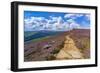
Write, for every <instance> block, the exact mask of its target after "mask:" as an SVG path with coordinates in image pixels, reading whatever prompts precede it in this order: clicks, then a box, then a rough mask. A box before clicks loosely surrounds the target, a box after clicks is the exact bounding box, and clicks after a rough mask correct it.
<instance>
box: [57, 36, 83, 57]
mask: <svg viewBox="0 0 100 73" xmlns="http://www.w3.org/2000/svg"><path fill="white" fill-rule="evenodd" d="M65 38H66V40H65V42H64V47H63V48H62V49H61V50H60V52H59V53H58V54H57V55H56V58H57V59H82V58H83V55H82V53H81V52H80V50H79V49H78V48H77V47H76V46H75V43H74V40H73V39H72V38H70V36H66V37H65Z"/></svg>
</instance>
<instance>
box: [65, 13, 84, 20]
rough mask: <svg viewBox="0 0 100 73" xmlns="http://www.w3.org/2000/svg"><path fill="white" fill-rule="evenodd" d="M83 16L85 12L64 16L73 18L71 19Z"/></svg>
mask: <svg viewBox="0 0 100 73" xmlns="http://www.w3.org/2000/svg"><path fill="white" fill-rule="evenodd" d="M81 16H83V14H73V13H72V14H65V16H64V18H71V19H75V18H77V17H81Z"/></svg>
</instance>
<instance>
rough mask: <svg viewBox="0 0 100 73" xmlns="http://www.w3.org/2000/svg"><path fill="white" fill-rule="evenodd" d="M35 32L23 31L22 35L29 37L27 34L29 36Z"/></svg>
mask: <svg viewBox="0 0 100 73" xmlns="http://www.w3.org/2000/svg"><path fill="white" fill-rule="evenodd" d="M36 33H37V32H33V31H25V32H24V36H25V37H29V36H31V35H34V34H36Z"/></svg>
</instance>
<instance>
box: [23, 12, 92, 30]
mask: <svg viewBox="0 0 100 73" xmlns="http://www.w3.org/2000/svg"><path fill="white" fill-rule="evenodd" d="M74 28H76V29H89V28H90V14H86V13H59V12H39V11H24V29H25V31H38V30H50V31H67V30H71V29H74Z"/></svg>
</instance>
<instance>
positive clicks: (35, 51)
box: [24, 29, 90, 62]
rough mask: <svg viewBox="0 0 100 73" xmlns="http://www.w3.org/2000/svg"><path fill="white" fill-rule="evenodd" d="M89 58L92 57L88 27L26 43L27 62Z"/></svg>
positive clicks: (25, 56) (25, 54)
mask: <svg viewBox="0 0 100 73" xmlns="http://www.w3.org/2000/svg"><path fill="white" fill-rule="evenodd" d="M87 58H90V30H88V29H75V30H71V31H70V32H69V31H67V32H64V33H61V34H58V35H54V36H51V37H48V38H46V39H42V40H38V41H35V42H34V41H30V42H25V44H24V61H25V62H28V61H47V60H58V59H61V60H62V59H87Z"/></svg>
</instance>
